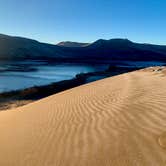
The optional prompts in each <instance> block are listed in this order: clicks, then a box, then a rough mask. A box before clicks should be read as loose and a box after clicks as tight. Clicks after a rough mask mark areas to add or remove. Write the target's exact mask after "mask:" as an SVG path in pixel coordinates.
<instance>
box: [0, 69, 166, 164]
mask: <svg viewBox="0 0 166 166" xmlns="http://www.w3.org/2000/svg"><path fill="white" fill-rule="evenodd" d="M162 71H163V73H162ZM164 71H165V70H164V69H162V70H158V68H148V69H144V70H140V71H135V72H131V73H127V74H122V75H119V76H115V77H111V78H107V79H103V80H100V81H96V82H93V83H90V84H86V85H83V86H80V87H76V88H73V89H70V90H67V91H64V92H62V93H59V94H56V95H53V96H50V97H47V98H45V99H42V100H39V101H37V102H34V103H31V104H28V105H26V106H23V107H20V108H17V109H15V110H9V111H3V112H0V133H1V136H0V165H2V166H137V165H138V166H152V165H154V166H165V165H166V149H165V143H166V141H165V140H166V134H164V133H166V110H165V108H166V102H165V100H166V76H165V73H164Z"/></svg>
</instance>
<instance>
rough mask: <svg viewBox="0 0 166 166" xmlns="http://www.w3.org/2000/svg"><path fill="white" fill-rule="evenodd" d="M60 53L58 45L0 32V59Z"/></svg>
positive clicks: (39, 56)
mask: <svg viewBox="0 0 166 166" xmlns="http://www.w3.org/2000/svg"><path fill="white" fill-rule="evenodd" d="M59 55H61V50H60V49H59V47H57V46H54V45H51V44H45V43H40V42H38V41H36V40H32V39H27V38H22V37H13V36H8V35H3V34H0V59H14V60H15V59H28V58H30V59H38V58H40V59H41V58H46V57H53V56H57V57H58V56H59Z"/></svg>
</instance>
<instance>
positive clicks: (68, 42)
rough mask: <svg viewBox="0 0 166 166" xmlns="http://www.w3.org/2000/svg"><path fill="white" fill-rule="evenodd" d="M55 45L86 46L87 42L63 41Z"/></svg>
mask: <svg viewBox="0 0 166 166" xmlns="http://www.w3.org/2000/svg"><path fill="white" fill-rule="evenodd" d="M57 45H58V46H62V47H86V46H88V45H89V43H78V42H71V41H65V42H60V43H58V44H57Z"/></svg>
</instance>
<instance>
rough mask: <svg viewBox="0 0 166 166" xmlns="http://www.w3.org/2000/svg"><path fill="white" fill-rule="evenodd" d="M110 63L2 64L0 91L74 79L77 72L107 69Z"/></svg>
mask: <svg viewBox="0 0 166 166" xmlns="http://www.w3.org/2000/svg"><path fill="white" fill-rule="evenodd" d="M107 67H108V65H85V64H66V63H65V64H54V65H48V64H42V63H35V62H33V63H31V64H27V63H17V64H1V66H0V92H6V91H11V90H17V89H24V88H28V87H32V86H39V85H46V84H50V83H53V82H58V81H62V80H68V79H72V78H73V77H74V76H75V75H76V74H79V73H88V72H95V71H101V70H105V69H106V68H107Z"/></svg>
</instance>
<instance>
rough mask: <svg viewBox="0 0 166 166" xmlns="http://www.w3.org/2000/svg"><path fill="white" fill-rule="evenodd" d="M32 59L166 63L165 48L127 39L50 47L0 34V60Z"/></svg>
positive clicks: (64, 43) (69, 43) (66, 43)
mask: <svg viewBox="0 0 166 166" xmlns="http://www.w3.org/2000/svg"><path fill="white" fill-rule="evenodd" d="M32 59H35V60H51V62H56V61H62V62H87V63H89V62H90V63H95V62H97V63H100V62H101V63H102V62H108V63H109V61H112V60H121V61H126V60H128V61H129V60H131V61H145V60H146V61H164V62H166V46H160V45H152V44H139V43H134V42H132V41H130V40H128V39H111V40H103V39H100V40H97V41H95V42H94V43H91V44H87V43H76V42H61V44H60V43H59V44H58V45H51V44H46V43H40V42H38V41H36V40H32V39H27V38H22V37H12V36H7V35H2V34H0V60H32Z"/></svg>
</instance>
